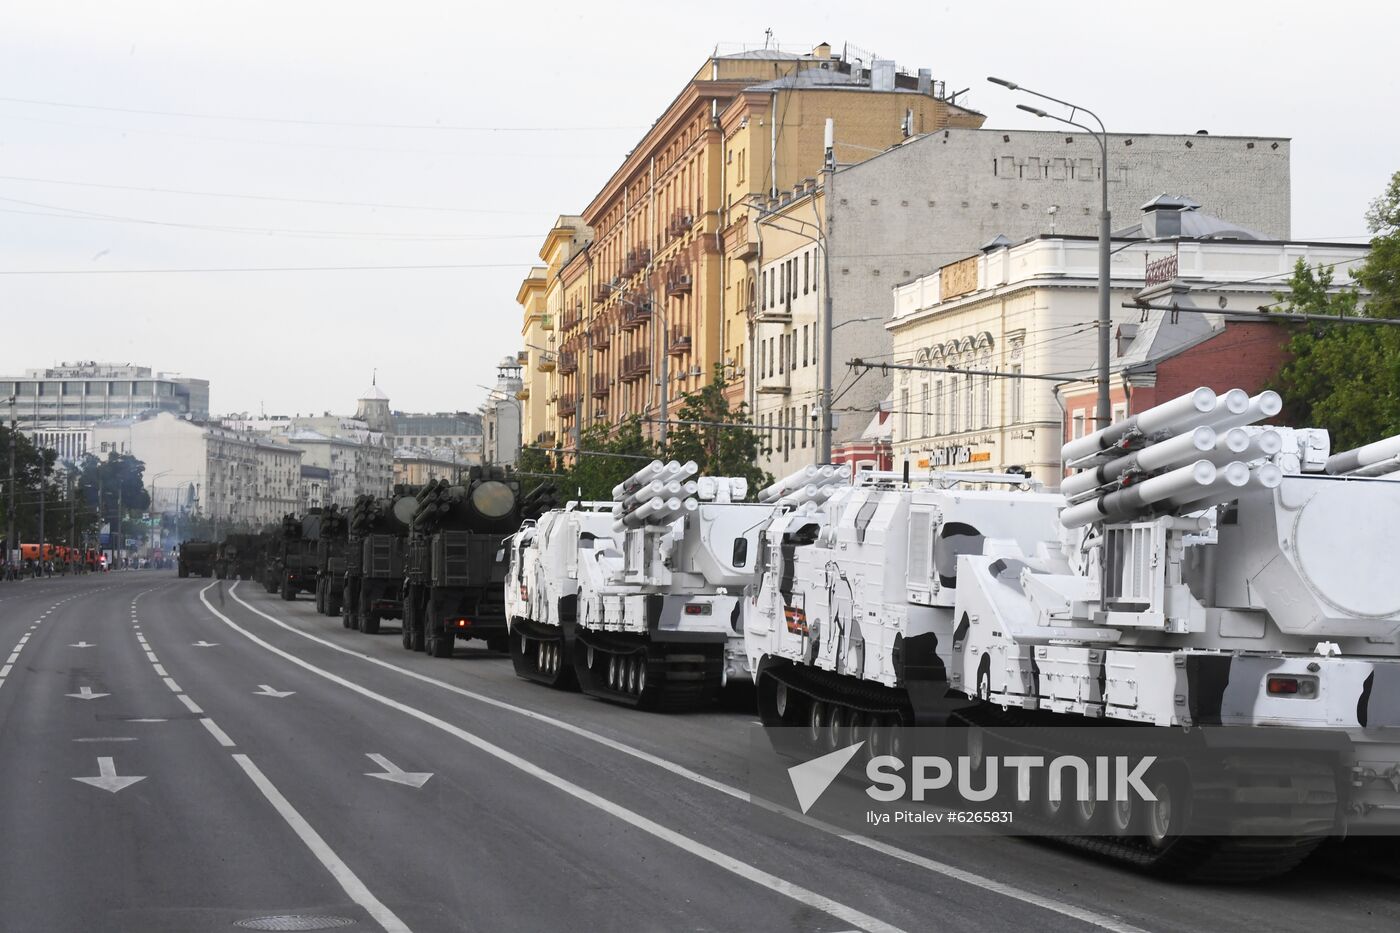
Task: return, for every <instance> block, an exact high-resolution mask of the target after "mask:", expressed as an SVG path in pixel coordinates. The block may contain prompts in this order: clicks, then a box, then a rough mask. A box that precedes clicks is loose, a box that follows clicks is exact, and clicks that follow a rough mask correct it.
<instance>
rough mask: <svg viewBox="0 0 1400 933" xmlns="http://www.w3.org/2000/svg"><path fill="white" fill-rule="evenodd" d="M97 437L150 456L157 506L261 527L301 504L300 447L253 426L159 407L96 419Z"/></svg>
mask: <svg viewBox="0 0 1400 933" xmlns="http://www.w3.org/2000/svg"><path fill="white" fill-rule="evenodd" d="M92 442H93V451H92V452H93V453H95V454H97V455H98V456H106V455H107V454H108V453H118V454H131V455H132V456H134V457H136V458H137V459H139V460H141V461H142V462H144V463H145V465H146V469H145V480H146V483H147V484H148V485H147V489H148V491H149V492H150V495H151V511H152V512H153V513H160V514H184V515H195V516H202V517H205V518H208V519H210V520H212V521H214V522H217V523H227V524H228V525H229V526H243V527H258V526H261V525H265V524H267V523H269V522H274V521H277V520H278V519H280V518H281V517H282V516H283V515H285V514H286V513H287V512H294V511H297V510H298V509H299V508H300V506H301V495H300V473H301V470H300V466H301V459H302V451H300V450H298V449H297V448H295V447H291V446H288V445H287V444H285V443H278V442H276V441H274V440H273V439H271V438H269V437H267V436H265V435H260V434H257V433H254V432H252V431H246V430H235V429H232V428H228V427H224V426H222V425H218V424H210V423H206V422H195V421H189V420H186V419H184V418H178V417H176V416H175V415H173V414H171V413H170V412H161V413H159V414H157V415H154V416H151V417H147V418H140V419H116V420H111V421H104V422H102V423H100V424H97V425H95V426H94V427H93V429H92Z"/></svg>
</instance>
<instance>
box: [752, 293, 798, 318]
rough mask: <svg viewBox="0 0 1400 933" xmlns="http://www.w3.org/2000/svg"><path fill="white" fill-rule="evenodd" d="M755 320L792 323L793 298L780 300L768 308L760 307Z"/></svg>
mask: <svg viewBox="0 0 1400 933" xmlns="http://www.w3.org/2000/svg"><path fill="white" fill-rule="evenodd" d="M755 320H757V321H758V323H760V324H791V323H792V299H791V298H789V299H787V300H786V301H779V302H777V303H776V304H771V305H769V306H768V307H766V308H763V307H760V308H759V309H758V314H757V315H755Z"/></svg>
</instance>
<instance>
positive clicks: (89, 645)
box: [68, 641, 97, 648]
mask: <svg viewBox="0 0 1400 933" xmlns="http://www.w3.org/2000/svg"><path fill="white" fill-rule="evenodd" d="M68 647H69V648H96V647H97V646H96V645H94V644H92V643H90V642H86V641H80V642H78V643H77V644H76V645H69V646H68Z"/></svg>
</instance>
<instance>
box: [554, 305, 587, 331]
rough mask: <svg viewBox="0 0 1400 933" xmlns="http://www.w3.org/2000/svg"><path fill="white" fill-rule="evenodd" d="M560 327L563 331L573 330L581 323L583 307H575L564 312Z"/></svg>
mask: <svg viewBox="0 0 1400 933" xmlns="http://www.w3.org/2000/svg"><path fill="white" fill-rule="evenodd" d="M559 323H560V325H561V326H562V327H563V328H564V330H566V331H568V330H573V329H574V328H575V327H578V326H579V325H580V324H582V323H583V306H582V305H577V306H575V307H573V308H569V309H567V310H565V311H564V314H563V316H562V319H561V320H560V322H559Z"/></svg>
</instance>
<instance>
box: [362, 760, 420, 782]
mask: <svg viewBox="0 0 1400 933" xmlns="http://www.w3.org/2000/svg"><path fill="white" fill-rule="evenodd" d="M365 757H366V758H368V759H369V760H370V761H372V762H374V763H375V764H377V765H379V767H381V768H383V769H384V772H385V773H383V774H373V773H370V772H368V771H367V772H365V777H372V778H379V779H380V780H381V781H393V782H394V783H395V784H407V785H408V786H409V787H422V786H423V785H424V784H426V783H428V778H430V777H432V776H433V772H431V771H405V770H404V769H403V768H400V767H399V766H398V765H396V764H394V763H393V762H392V761H390V760H389V759H387V758H385V757H384V756H383V755H371V754H368V753H366V755H365Z"/></svg>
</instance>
